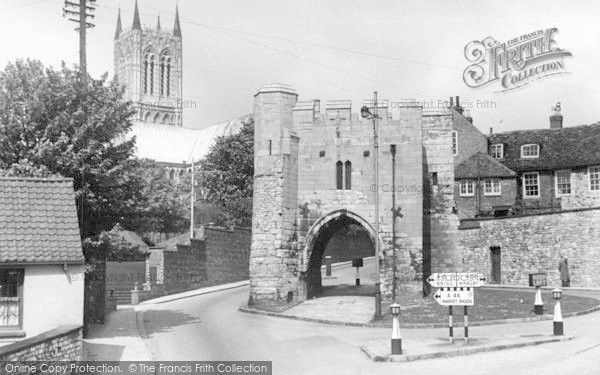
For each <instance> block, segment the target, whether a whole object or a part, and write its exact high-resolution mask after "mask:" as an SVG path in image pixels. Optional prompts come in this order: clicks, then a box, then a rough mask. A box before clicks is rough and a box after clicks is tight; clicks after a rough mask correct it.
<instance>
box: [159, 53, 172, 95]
mask: <svg viewBox="0 0 600 375" xmlns="http://www.w3.org/2000/svg"><path fill="white" fill-rule="evenodd" d="M170 86H171V57H169V55H168V54H167V53H163V55H162V56H161V57H160V89H159V93H160V96H167V97H168V96H169V95H170V94H171V90H170Z"/></svg>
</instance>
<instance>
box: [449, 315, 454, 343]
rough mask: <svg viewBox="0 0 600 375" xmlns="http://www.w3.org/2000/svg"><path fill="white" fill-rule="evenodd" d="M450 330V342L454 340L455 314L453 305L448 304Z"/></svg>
mask: <svg viewBox="0 0 600 375" xmlns="http://www.w3.org/2000/svg"><path fill="white" fill-rule="evenodd" d="M448 330H449V331H450V332H449V333H450V344H452V343H453V342H454V316H453V315H452V306H448Z"/></svg>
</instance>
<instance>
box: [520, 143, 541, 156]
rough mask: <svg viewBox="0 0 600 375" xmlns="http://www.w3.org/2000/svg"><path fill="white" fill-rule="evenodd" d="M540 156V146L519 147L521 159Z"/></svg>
mask: <svg viewBox="0 0 600 375" xmlns="http://www.w3.org/2000/svg"><path fill="white" fill-rule="evenodd" d="M539 156H540V145H537V144H529V145H523V146H521V158H524V159H526V158H537V157H539Z"/></svg>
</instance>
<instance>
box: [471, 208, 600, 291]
mask: <svg viewBox="0 0 600 375" xmlns="http://www.w3.org/2000/svg"><path fill="white" fill-rule="evenodd" d="M599 223H600V209H599V208H594V209H585V210H573V211H564V212H561V213H549V214H544V215H532V216H522V217H508V218H498V219H489V220H480V221H471V220H469V221H463V223H462V224H463V225H464V224H468V225H464V226H465V227H467V226H468V227H474V228H472V229H463V230H460V241H459V249H460V251H461V252H462V256H463V262H464V268H465V271H472V272H481V273H483V274H484V275H487V276H488V279H489V278H490V275H491V267H492V265H491V250H490V248H491V247H492V246H498V247H500V252H501V283H502V284H514V285H528V281H529V280H528V275H529V273H534V272H546V273H547V274H548V285H550V286H554V285H558V286H559V285H560V280H559V272H558V262H559V261H560V260H561V259H562V258H563V257H566V258H568V260H569V267H570V274H571V286H574V287H595V288H597V287H600V251H598V244H600V226H599Z"/></svg>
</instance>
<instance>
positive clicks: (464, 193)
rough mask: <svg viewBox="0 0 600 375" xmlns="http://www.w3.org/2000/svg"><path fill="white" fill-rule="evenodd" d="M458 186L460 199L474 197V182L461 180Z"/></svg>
mask: <svg viewBox="0 0 600 375" xmlns="http://www.w3.org/2000/svg"><path fill="white" fill-rule="evenodd" d="M459 186H460V187H459V190H460V191H459V193H460V196H461V197H472V196H473V195H475V182H474V181H473V180H462V181H460V185H459Z"/></svg>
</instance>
